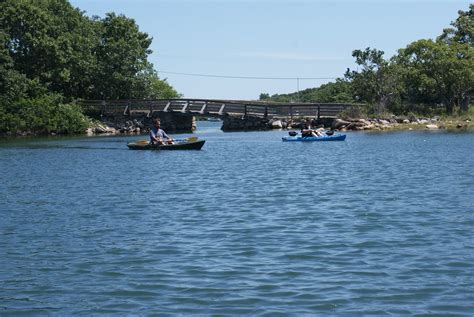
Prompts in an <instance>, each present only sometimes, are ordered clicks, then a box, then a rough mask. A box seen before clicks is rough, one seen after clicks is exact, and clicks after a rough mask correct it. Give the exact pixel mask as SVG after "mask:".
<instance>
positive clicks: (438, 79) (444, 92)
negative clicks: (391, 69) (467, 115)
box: [396, 40, 474, 113]
mask: <svg viewBox="0 0 474 317" xmlns="http://www.w3.org/2000/svg"><path fill="white" fill-rule="evenodd" d="M396 60H397V63H398V64H399V65H400V66H401V67H400V69H401V70H402V71H403V78H404V82H405V87H406V89H405V91H406V96H405V98H406V99H407V100H408V101H412V102H422V103H429V104H443V105H444V106H445V109H446V112H447V113H452V112H453V110H454V107H455V106H456V105H458V106H459V105H464V104H466V103H469V95H470V92H472V89H473V87H474V51H473V49H472V48H471V47H470V46H469V44H467V43H454V42H453V43H451V44H447V43H446V42H443V41H437V42H434V41H432V40H419V41H415V42H413V43H411V44H410V45H408V46H407V47H406V48H404V49H401V50H399V53H398V56H397V57H396Z"/></svg>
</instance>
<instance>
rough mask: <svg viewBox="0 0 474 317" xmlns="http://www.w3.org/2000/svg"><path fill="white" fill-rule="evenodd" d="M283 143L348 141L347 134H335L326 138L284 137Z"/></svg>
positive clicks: (325, 136)
mask: <svg viewBox="0 0 474 317" xmlns="http://www.w3.org/2000/svg"><path fill="white" fill-rule="evenodd" d="M281 139H282V140H283V142H317V141H344V140H345V139H346V135H345V134H340V133H338V134H333V135H324V136H318V137H316V136H307V137H301V134H298V135H295V136H284V137H282V138H281Z"/></svg>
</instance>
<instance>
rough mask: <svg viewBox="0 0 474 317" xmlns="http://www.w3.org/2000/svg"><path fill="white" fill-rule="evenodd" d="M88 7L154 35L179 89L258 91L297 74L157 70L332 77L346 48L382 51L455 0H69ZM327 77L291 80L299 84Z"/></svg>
mask: <svg viewBox="0 0 474 317" xmlns="http://www.w3.org/2000/svg"><path fill="white" fill-rule="evenodd" d="M71 3H72V4H73V5H74V6H76V7H78V8H80V9H81V10H84V11H86V14H87V15H89V16H92V15H98V16H100V17H103V16H104V15H105V13H107V12H115V13H117V14H124V15H126V16H127V17H130V18H133V19H135V21H136V23H137V24H138V25H139V27H140V30H141V31H143V32H146V33H148V34H149V35H150V36H151V37H153V44H152V46H151V49H152V50H153V53H152V54H151V55H150V57H149V59H150V61H151V62H152V63H153V64H154V66H155V69H156V70H157V71H158V73H159V75H160V78H167V80H168V82H169V83H170V84H171V85H172V86H173V87H174V88H175V89H176V90H177V91H178V92H180V93H182V94H183V95H184V97H186V98H213V99H248V100H251V99H258V97H259V95H260V93H269V94H270V95H272V94H276V93H290V92H295V91H296V90H297V80H295V79H290V80H266V79H231V78H208V77H195V76H183V75H176V74H170V73H165V72H177V73H191V74H210V75H224V76H243V77H279V78H281V77H289V78H304V77H311V78H334V77H342V76H343V74H344V72H345V70H346V69H347V68H352V69H353V68H355V64H354V59H353V58H352V56H351V53H352V51H353V50H354V49H364V48H366V47H372V48H377V49H379V50H383V51H384V52H385V57H386V58H389V57H391V56H393V55H394V54H395V53H396V51H397V50H398V49H399V48H402V47H405V46H406V45H407V44H409V43H410V42H413V41H415V40H418V39H422V38H432V39H434V38H435V37H436V36H438V35H439V34H440V33H441V32H442V30H443V28H446V27H449V24H450V22H451V21H454V20H455V19H456V17H457V16H458V13H457V12H458V10H463V11H467V10H468V8H469V3H470V1H463V0H418V1H414V0H413V1H410V0H388V1H383V0H380V1H376V0H365V1H361V0H333V1H330V0H320V1H318V0H313V1H310V0H306V1H305V0H293V1H291V0H220V1H217V0H214V1H211V0H203V1H199V0H195V1H190V0H187V1H186V0H71ZM329 81H334V80H333V79H312V80H303V79H301V80H299V89H300V90H303V89H305V88H311V87H318V86H320V85H321V84H324V83H326V82H329Z"/></svg>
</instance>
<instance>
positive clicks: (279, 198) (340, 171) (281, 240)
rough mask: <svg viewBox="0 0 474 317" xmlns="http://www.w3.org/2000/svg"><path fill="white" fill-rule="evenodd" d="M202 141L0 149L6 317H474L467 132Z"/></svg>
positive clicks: (211, 137)
mask: <svg viewBox="0 0 474 317" xmlns="http://www.w3.org/2000/svg"><path fill="white" fill-rule="evenodd" d="M203 131H204V132H200V134H199V136H200V137H202V138H205V139H207V143H206V145H205V147H204V148H203V150H202V151H199V152H193V151H185V152H146V151H144V152H141V151H138V152H135V151H128V150H127V151H118V149H122V148H123V147H124V146H125V143H126V142H127V141H129V140H130V138H124V137H121V138H98V139H80V138H79V139H72V140H62V139H58V140H54V139H53V140H49V141H37V142H36V143H35V142H33V146H29V145H28V144H24V143H21V144H19V145H18V144H13V145H12V144H8V145H3V146H1V147H0V164H1V166H2V167H3V168H2V170H1V172H0V175H1V176H2V179H3V180H7V181H4V182H3V183H2V184H1V185H0V189H1V191H0V195H1V196H0V198H1V200H0V209H1V210H2V211H1V214H0V216H1V219H0V237H1V239H0V281H1V282H2V288H1V289H0V315H2V314H3V313H6V314H7V315H15V314H32V315H41V314H59V315H69V314H83V315H97V314H112V315H116V314H118V315H120V314H133V315H142V314H143V315H148V314H153V313H156V314H160V315H187V314H191V315H238V314H239V315H240V314H242V315H260V316H275V315H285V316H286V315H315V314H322V315H344V316H358V315H364V316H365V315H376V316H381V315H424V316H428V315H452V316H469V315H470V314H471V313H472V311H473V310H474V306H473V304H472V294H473V293H472V290H473V288H472V287H473V275H472V272H473V269H474V267H473V263H474V261H473V260H474V259H473V257H474V256H473V255H474V250H473V249H474V248H473V246H472V238H473V236H472V231H473V230H472V229H473V224H474V216H473V215H474V202H473V198H472V197H474V195H473V192H472V188H473V186H472V185H474V184H473V182H472V179H473V176H474V175H473V174H472V173H473V172H472V171H473V170H474V169H473V168H474V163H473V161H472V160H466V153H473V150H474V141H473V139H474V138H473V137H472V136H473V135H472V133H466V134H450V133H446V132H443V133H436V134H433V133H418V132H409V133H387V134H364V133H354V134H350V135H349V137H348V138H347V141H346V142H342V143H339V142H334V143H322V144H287V143H283V142H281V141H280V137H281V135H282V134H283V133H282V132H259V133H221V132H218V131H217V130H213V129H208V130H206V129H204V130H203ZM43 143H45V144H43ZM43 146H44V147H45V148H46V149H47V150H44V147H43ZM95 147H97V149H100V151H95ZM85 148H87V149H85ZM107 148H110V149H111V151H110V152H109V151H107V150H105V149H107Z"/></svg>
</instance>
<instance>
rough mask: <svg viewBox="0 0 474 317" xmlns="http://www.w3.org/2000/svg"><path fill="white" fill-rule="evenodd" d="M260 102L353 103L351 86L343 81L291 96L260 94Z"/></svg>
mask: <svg viewBox="0 0 474 317" xmlns="http://www.w3.org/2000/svg"><path fill="white" fill-rule="evenodd" d="M260 100H262V101H265V100H267V101H276V102H327V103H353V102H356V101H357V100H355V99H354V98H353V97H352V91H351V84H350V83H349V82H348V81H345V80H343V79H337V80H336V82H334V83H327V84H323V85H321V86H320V87H318V88H309V89H305V90H302V91H300V92H299V93H298V92H295V93H291V94H281V95H279V94H276V95H272V96H270V95H269V94H260Z"/></svg>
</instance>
